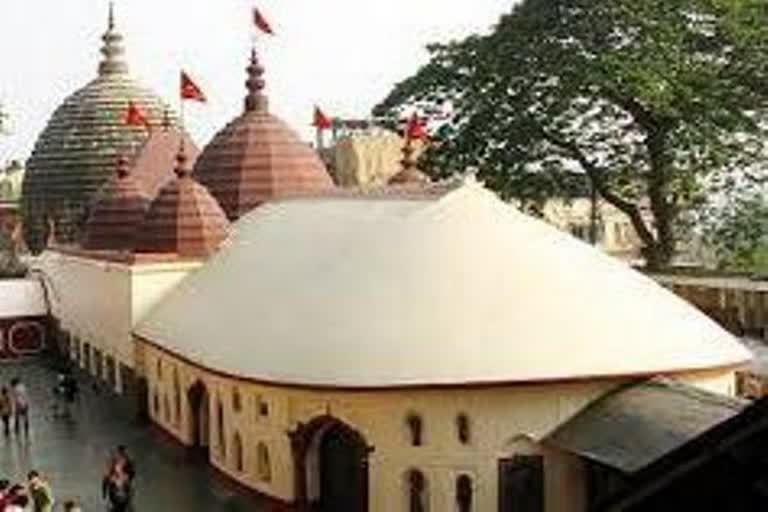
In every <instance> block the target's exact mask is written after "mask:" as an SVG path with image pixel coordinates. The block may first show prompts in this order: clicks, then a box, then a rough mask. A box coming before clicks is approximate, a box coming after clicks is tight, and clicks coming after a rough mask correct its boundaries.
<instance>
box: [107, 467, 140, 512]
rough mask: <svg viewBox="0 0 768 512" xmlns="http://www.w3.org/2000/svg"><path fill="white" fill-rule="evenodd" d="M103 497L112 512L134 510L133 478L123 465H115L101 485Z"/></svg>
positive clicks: (129, 511)
mask: <svg viewBox="0 0 768 512" xmlns="http://www.w3.org/2000/svg"><path fill="white" fill-rule="evenodd" d="M101 494H102V497H103V498H104V499H105V500H106V501H107V505H108V506H109V511H110V512H131V511H132V510H133V505H132V504H133V487H132V485H131V478H130V477H129V476H128V475H127V474H126V472H125V470H124V469H123V465H122V464H113V465H112V468H111V469H110V471H109V474H108V475H107V476H105V477H104V480H103V482H102V484H101Z"/></svg>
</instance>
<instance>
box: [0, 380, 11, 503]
mask: <svg viewBox="0 0 768 512" xmlns="http://www.w3.org/2000/svg"><path fill="white" fill-rule="evenodd" d="M11 414H13V400H12V399H11V394H10V392H9V391H8V387H7V386H3V387H2V388H0V418H1V419H2V420H3V434H5V436H6V437H8V436H9V435H11ZM0 510H2V509H0Z"/></svg>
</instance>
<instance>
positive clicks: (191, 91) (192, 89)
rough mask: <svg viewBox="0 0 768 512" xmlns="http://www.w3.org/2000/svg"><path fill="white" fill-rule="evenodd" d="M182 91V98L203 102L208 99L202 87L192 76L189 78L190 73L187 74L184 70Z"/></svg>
mask: <svg viewBox="0 0 768 512" xmlns="http://www.w3.org/2000/svg"><path fill="white" fill-rule="evenodd" d="M180 93H181V99H182V100H194V101H199V102H201V103H205V101H206V99H205V94H203V91H202V90H201V89H200V87H198V86H197V84H196V83H195V82H193V81H192V79H191V78H189V75H187V74H186V73H185V72H184V71H182V72H181V89H180Z"/></svg>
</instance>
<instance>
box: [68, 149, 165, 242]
mask: <svg viewBox="0 0 768 512" xmlns="http://www.w3.org/2000/svg"><path fill="white" fill-rule="evenodd" d="M149 201H150V198H149V196H147V195H146V194H145V193H144V192H143V191H142V190H141V188H140V187H139V185H138V184H137V183H136V180H135V179H134V177H133V176H132V175H131V172H130V168H129V165H128V160H127V159H126V158H124V157H121V158H120V160H119V161H118V165H117V172H116V173H115V175H114V176H113V177H112V178H111V179H110V180H109V181H107V183H106V184H105V185H104V186H103V187H102V188H101V189H100V190H99V192H98V193H97V194H96V196H95V198H94V201H93V204H92V206H91V213H90V216H89V217H88V221H87V222H86V224H85V236H84V237H83V247H84V248H86V249H92V250H112V251H128V250H132V249H133V248H134V245H135V244H136V234H137V230H138V229H139V227H140V225H141V224H142V223H143V222H144V217H145V216H146V214H147V208H148V207H149Z"/></svg>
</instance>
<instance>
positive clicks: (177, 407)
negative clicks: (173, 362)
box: [173, 368, 181, 425]
mask: <svg viewBox="0 0 768 512" xmlns="http://www.w3.org/2000/svg"><path fill="white" fill-rule="evenodd" d="M173 421H174V422H175V423H176V425H179V424H181V384H180V383H179V371H178V370H177V369H176V368H174V369H173Z"/></svg>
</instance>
